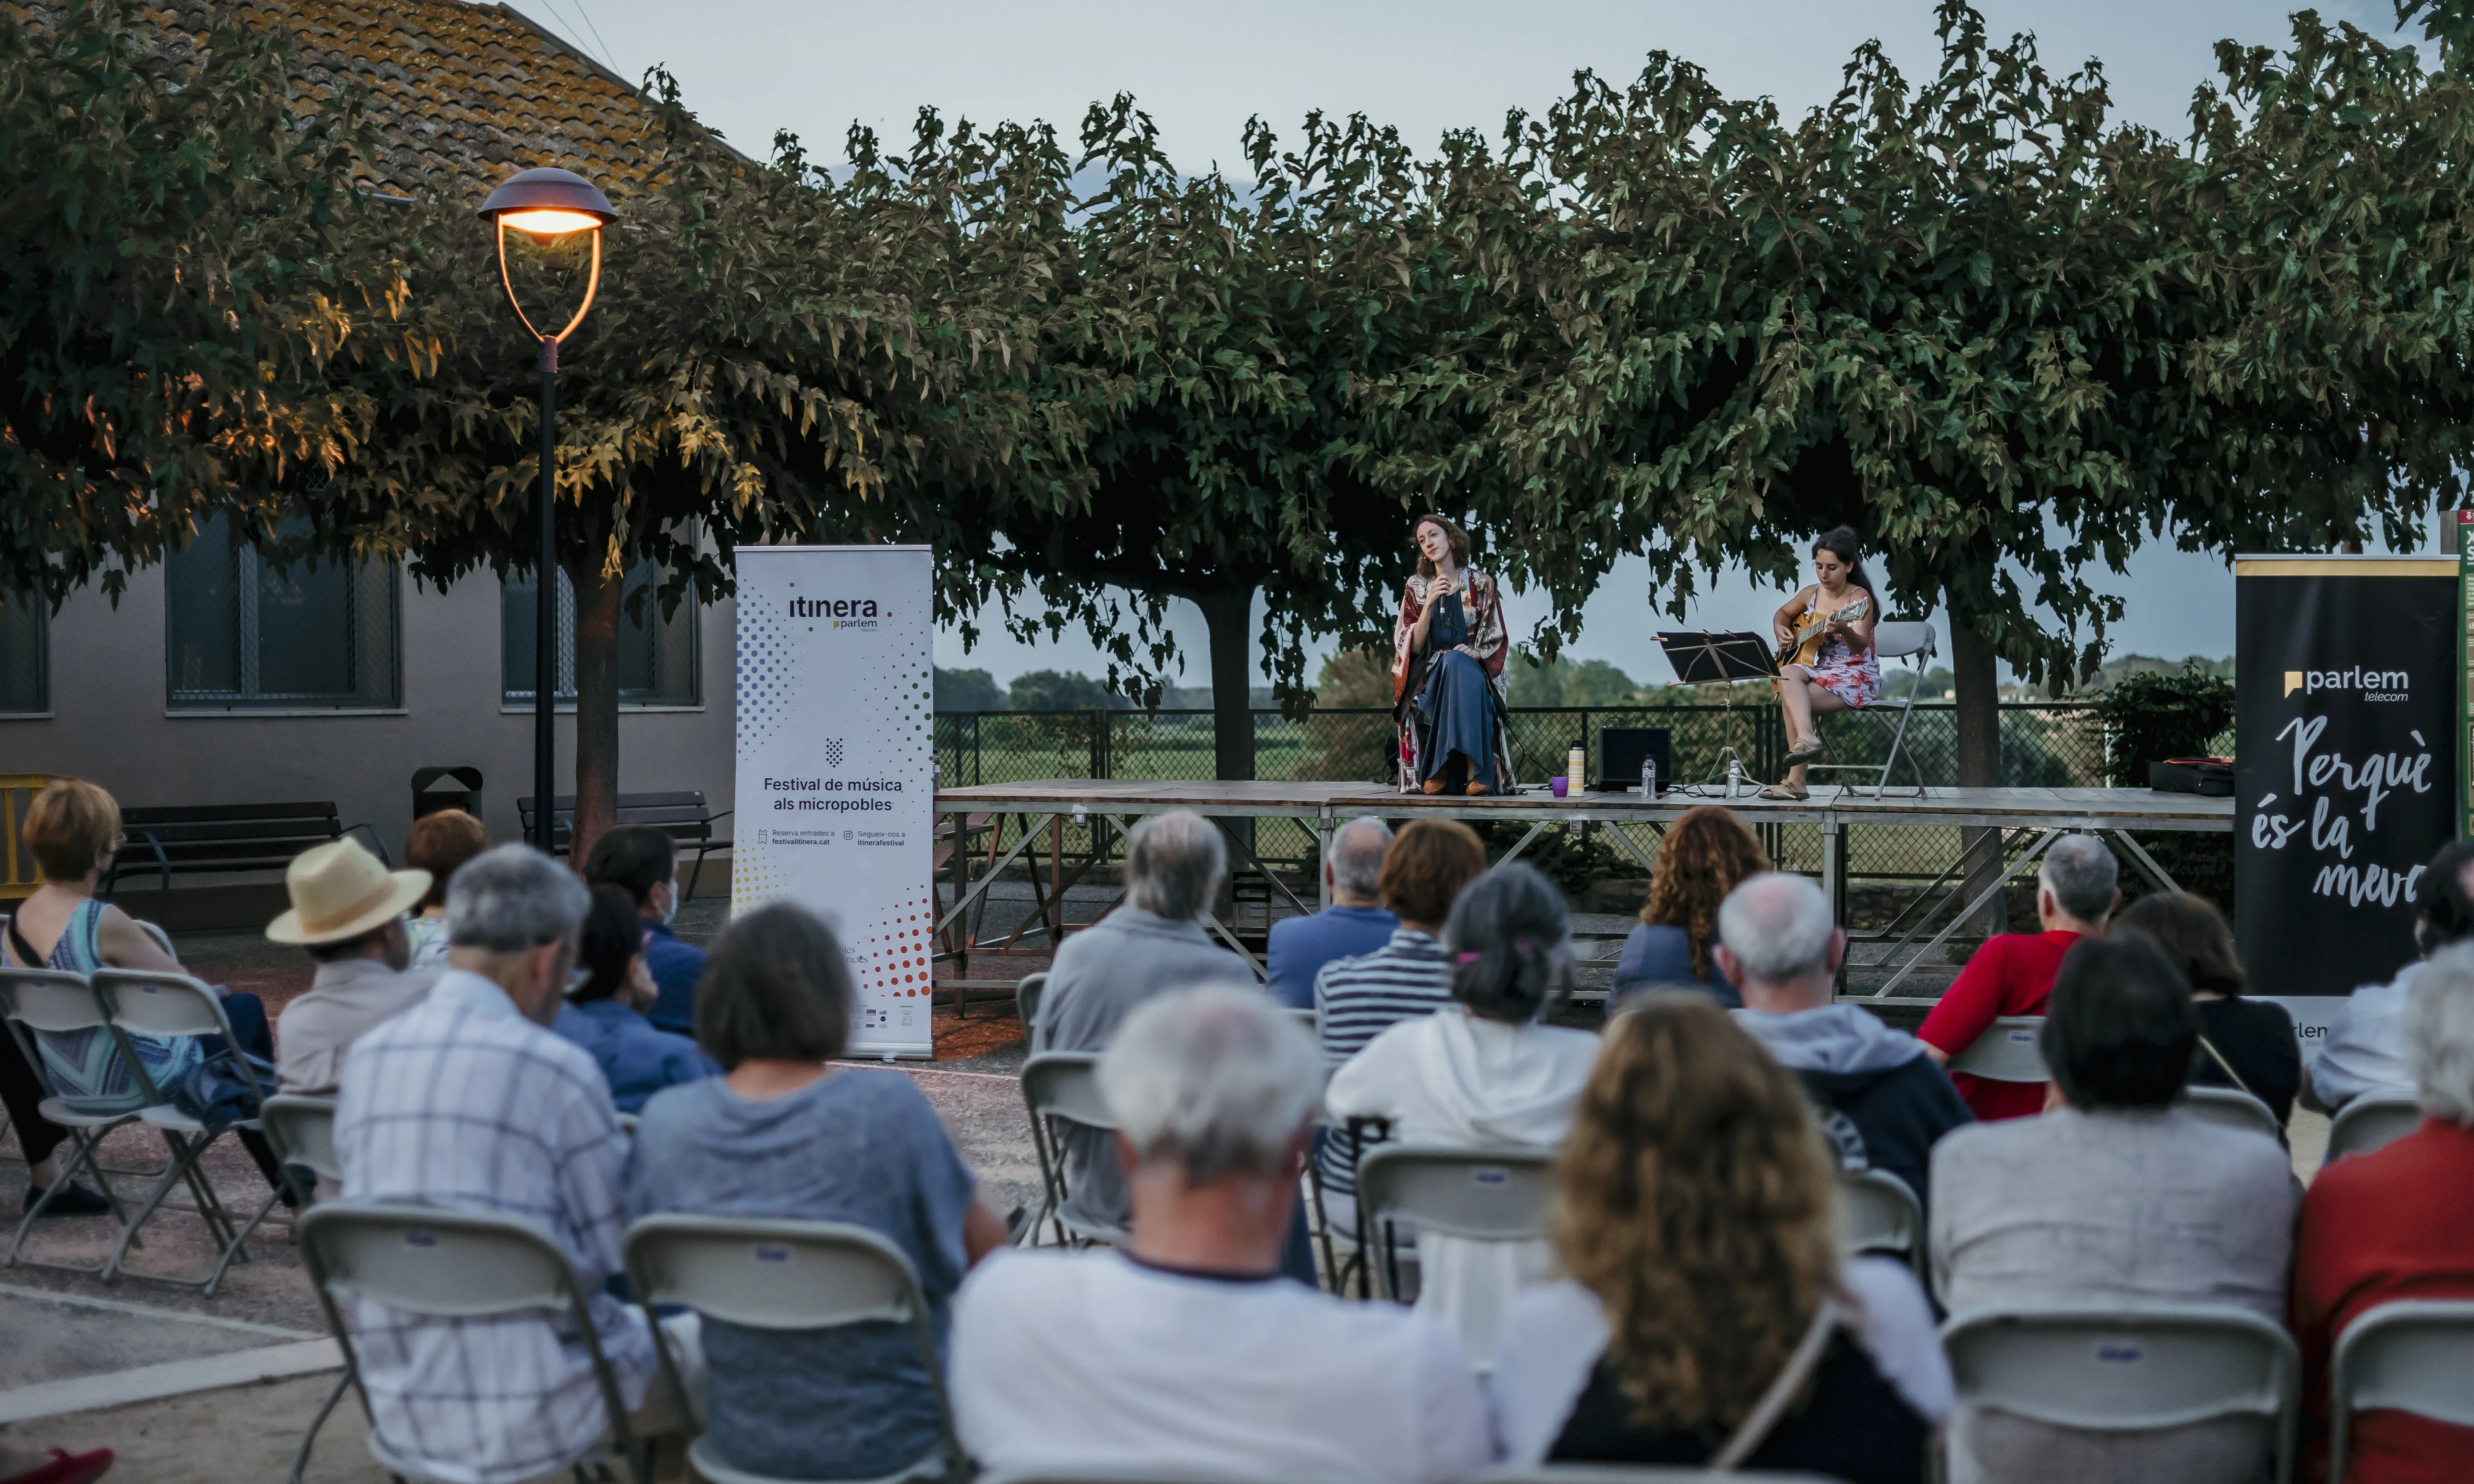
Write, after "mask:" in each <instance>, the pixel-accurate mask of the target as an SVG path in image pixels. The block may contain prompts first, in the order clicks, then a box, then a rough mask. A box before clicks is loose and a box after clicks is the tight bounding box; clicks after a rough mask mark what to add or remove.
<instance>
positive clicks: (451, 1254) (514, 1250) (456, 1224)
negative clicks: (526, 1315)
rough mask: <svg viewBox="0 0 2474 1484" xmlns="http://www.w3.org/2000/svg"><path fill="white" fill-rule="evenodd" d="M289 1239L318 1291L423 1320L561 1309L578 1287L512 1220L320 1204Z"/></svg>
mask: <svg viewBox="0 0 2474 1484" xmlns="http://www.w3.org/2000/svg"><path fill="white" fill-rule="evenodd" d="M294 1240H295V1241H296V1242H297V1243H298V1245H299V1246H300V1248H301V1251H302V1257H303V1261H304V1262H305V1263H307V1264H308V1265H309V1268H310V1277H311V1279H312V1280H313V1281H316V1282H317V1283H319V1284H320V1285H321V1286H322V1287H327V1288H331V1289H334V1290H336V1291H338V1292H343V1293H349V1294H351V1295H352V1296H353V1297H355V1298H362V1299H368V1300H371V1301H373V1302H374V1303H377V1304H385V1305H386V1306H387V1307H389V1308H393V1309H400V1310H402V1311H403V1312H405V1313H407V1314H418V1315H422V1316H424V1317H425V1318H432V1319H476V1318H481V1317H485V1316H488V1315H494V1314H514V1313H521V1312H523V1311H525V1310H530V1309H567V1308H569V1307H570V1306H571V1305H572V1304H573V1303H574V1299H575V1296H576V1295H577V1294H578V1293H579V1292H580V1287H581V1285H580V1284H579V1283H578V1282H577V1280H576V1277H575V1269H574V1267H573V1265H572V1264H570V1262H569V1261H568V1260H567V1255H566V1254H565V1253H562V1252H560V1251H559V1249H558V1244H557V1243H555V1242H553V1241H551V1240H550V1239H549V1237H548V1235H547V1234H546V1233H544V1232H542V1231H541V1230H540V1229H539V1228H537V1227H534V1226H531V1225H528V1224H527V1223H524V1222H521V1221H518V1220H516V1219H515V1218H514V1217H512V1216H494V1215H484V1214H482V1213H479V1212H475V1211H449V1210H439V1209H433V1208H429V1207H421V1206H391V1205H390V1206H381V1205H376V1204H364V1203H361V1202H357V1201H335V1202H328V1203H327V1204H326V1205H324V1206H318V1207H313V1208H311V1209H309V1210H308V1211H306V1212H303V1215H302V1217H301V1219H300V1222H299V1224H298V1225H297V1226H296V1227H295V1228H294Z"/></svg>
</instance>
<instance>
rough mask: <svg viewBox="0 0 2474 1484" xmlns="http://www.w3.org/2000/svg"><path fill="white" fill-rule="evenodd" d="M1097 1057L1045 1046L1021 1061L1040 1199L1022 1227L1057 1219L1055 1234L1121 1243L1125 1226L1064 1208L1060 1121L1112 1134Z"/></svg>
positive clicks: (1114, 1125) (1113, 1128)
mask: <svg viewBox="0 0 2474 1484" xmlns="http://www.w3.org/2000/svg"><path fill="white" fill-rule="evenodd" d="M1099 1066H1100V1059H1099V1057H1097V1056H1095V1055H1093V1054H1092V1053H1090V1052H1087V1051H1043V1052H1041V1053H1040V1054H1039V1055H1037V1056H1034V1057H1032V1058H1031V1060H1030V1061H1028V1062H1025V1063H1024V1064H1023V1066H1022V1101H1023V1107H1024V1108H1025V1109H1026V1110H1027V1111H1028V1112H1029V1113H1030V1114H1031V1149H1032V1151H1033V1152H1034V1153H1036V1154H1037V1155H1038V1156H1039V1182H1040V1188H1041V1191H1042V1202H1043V1204H1042V1205H1041V1207H1040V1210H1039V1214H1038V1215H1037V1216H1035V1217H1033V1218H1032V1219H1031V1221H1030V1222H1028V1223H1026V1224H1025V1225H1024V1227H1023V1231H1024V1232H1025V1233H1035V1232H1037V1231H1038V1230H1039V1224H1040V1222H1042V1221H1051V1222H1054V1223H1055V1228H1056V1239H1057V1241H1058V1242H1060V1243H1065V1242H1082V1243H1091V1242H1104V1243H1109V1244H1118V1245H1121V1244H1123V1243H1124V1242H1125V1240H1126V1238H1127V1236H1128V1234H1129V1233H1128V1232H1127V1231H1126V1229H1125V1228H1123V1227H1112V1226H1104V1225H1102V1224H1100V1223H1098V1222H1093V1221H1086V1220H1082V1219H1080V1218H1078V1217H1075V1216H1069V1215H1067V1214H1066V1212H1065V1197H1066V1189H1065V1144H1064V1140H1063V1139H1062V1138H1060V1137H1058V1132H1057V1129H1056V1127H1055V1125H1056V1124H1058V1123H1071V1124H1075V1125H1077V1126H1079V1127H1081V1128H1086V1129H1095V1130H1098V1131H1100V1132H1102V1133H1107V1134H1113V1133H1115V1132H1116V1129H1117V1117H1116V1114H1114V1113H1110V1112H1109V1111H1108V1100H1107V1099H1106V1098H1104V1097H1102V1096H1101V1095H1100V1083H1099V1076H1098V1073H1099Z"/></svg>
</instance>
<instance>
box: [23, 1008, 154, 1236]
mask: <svg viewBox="0 0 2474 1484" xmlns="http://www.w3.org/2000/svg"><path fill="white" fill-rule="evenodd" d="M0 1016H5V1017H7V1018H8V1021H9V1034H11V1035H12V1036H13V1037H15V1038H16V1040H17V1050H18V1054H19V1055H21V1056H23V1057H24V1058H25V1059H26V1065H28V1066H31V1067H33V1068H34V1071H35V1081H36V1086H37V1087H39V1088H41V1089H42V1091H43V1094H44V1095H43V1100H42V1102H41V1104H40V1105H39V1106H40V1108H41V1110H42V1114H43V1116H44V1117H45V1118H47V1119H49V1120H51V1121H52V1122H53V1123H55V1124H57V1125H59V1126H60V1127H61V1129H62V1130H64V1131H65V1132H66V1133H67V1134H68V1145H69V1158H68V1159H67V1160H66V1161H63V1162H62V1163H61V1174H60V1178H59V1179H57V1180H55V1181H53V1182H52V1183H51V1185H50V1186H49V1188H47V1189H45V1190H44V1191H43V1198H42V1199H41V1200H39V1201H37V1202H36V1203H35V1205H34V1206H33V1208H32V1209H29V1210H28V1211H27V1212H26V1215H25V1219H24V1220H22V1221H19V1222H18V1223H17V1231H16V1233H15V1235H13V1236H12V1238H11V1239H10V1242H9V1261H8V1265H9V1266H11V1267H15V1266H17V1265H19V1264H20V1263H23V1264H24V1265H25V1266H27V1267H32V1268H48V1269H50V1270H51V1271H53V1272H56V1273H85V1274H90V1275H97V1276H100V1275H102V1274H103V1273H105V1272H107V1271H108V1270H109V1267H110V1262H109V1259H107V1260H106V1261H105V1263H104V1265H103V1266H102V1267H91V1268H89V1267H80V1266H78V1265H76V1264H74V1263H65V1262H42V1261H37V1260H36V1259H35V1258H32V1257H27V1256H25V1247H26V1237H27V1235H28V1234H29V1233H31V1232H33V1230H34V1227H35V1223H36V1222H37V1221H39V1220H41V1219H42V1216H43V1213H44V1212H45V1211H46V1210H48V1209H50V1208H51V1204H52V1201H53V1200H54V1198H56V1197H57V1196H59V1195H60V1193H61V1191H63V1190H66V1189H68V1188H69V1186H70V1185H71V1184H72V1183H74V1182H75V1181H76V1179H77V1177H78V1175H79V1172H81V1171H85V1172H87V1173H90V1174H92V1175H93V1176H94V1183H95V1185H96V1186H97V1187H99V1188H100V1189H101V1191H102V1193H103V1198H104V1200H105V1201H107V1202H109V1204H110V1206H111V1214H112V1216H113V1217H114V1218H115V1219H117V1220H118V1221H119V1222H120V1226H121V1231H122V1233H124V1234H126V1233H131V1232H133V1231H135V1230H136V1229H135V1228H134V1227H133V1226H132V1225H131V1224H130V1221H129V1212H128V1211H127V1210H125V1209H123V1208H122V1207H121V1204H120V1194H119V1192H118V1191H116V1190H114V1189H113V1188H112V1186H111V1179H110V1177H109V1175H108V1174H106V1173H105V1171H104V1167H103V1162H102V1143H103V1137H104V1136H105V1135H106V1134H109V1133H110V1132H111V1131H112V1130H113V1129H116V1128H118V1127H120V1126H121V1125H122V1124H124V1123H134V1122H136V1121H137V1110H136V1109H135V1108H129V1109H126V1110H122V1111H117V1112H111V1113H77V1112H74V1111H72V1110H71V1109H70V1108H69V1107H68V1105H67V1104H66V1103H64V1102H62V1101H61V1097H60V1095H59V1089H58V1088H57V1087H55V1086H54V1085H53V1082H52V1076H51V1069H50V1068H49V1067H48V1066H46V1065H44V1063H43V1055H42V1048H41V1046H40V1045H39V1044H37V1042H36V1039H35V1035H34V1033H35V1032H36V1031H44V1032H49V1033H51V1034H54V1035H71V1034H74V1033H76V1032H78V1031H102V1032H103V1033H104V1034H106V1035H109V1034H110V1024H111V1022H110V1018H109V1017H108V1016H106V1015H105V1014H104V1012H103V1002H102V1001H101V1000H100V999H98V998H96V996H95V993H94V987H93V986H92V985H90V984H88V983H87V982H86V978H85V975H84V974H74V973H70V972H68V971H66V970H64V969H11V968H0ZM115 1054H117V1053H115Z"/></svg>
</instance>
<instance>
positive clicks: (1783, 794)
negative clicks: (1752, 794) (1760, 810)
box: [1758, 783, 1812, 803]
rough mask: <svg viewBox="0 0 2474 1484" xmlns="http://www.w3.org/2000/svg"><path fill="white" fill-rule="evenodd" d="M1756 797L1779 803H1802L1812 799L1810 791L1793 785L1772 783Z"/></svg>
mask: <svg viewBox="0 0 2474 1484" xmlns="http://www.w3.org/2000/svg"><path fill="white" fill-rule="evenodd" d="M1758 797H1760V798H1763V799H1767V800H1771V801H1773V802H1779V803H1802V802H1805V801H1806V800H1807V799H1810V798H1811V797H1812V790H1810V789H1808V788H1801V787H1798V786H1797V785H1795V784H1793V783H1772V784H1771V785H1770V786H1769V787H1767V788H1764V789H1762V790H1761V791H1760V794H1759V796H1758Z"/></svg>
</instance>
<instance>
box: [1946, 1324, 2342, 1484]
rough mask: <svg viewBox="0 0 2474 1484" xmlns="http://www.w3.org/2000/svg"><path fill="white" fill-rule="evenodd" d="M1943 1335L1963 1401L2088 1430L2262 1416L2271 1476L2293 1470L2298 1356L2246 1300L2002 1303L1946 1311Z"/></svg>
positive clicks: (2282, 1483) (2280, 1479)
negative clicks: (2239, 1304) (2267, 1429)
mask: <svg viewBox="0 0 2474 1484" xmlns="http://www.w3.org/2000/svg"><path fill="white" fill-rule="evenodd" d="M1941 1336H1942V1347H1943V1349H1945V1350H1946V1351H1948V1352H1950V1368H1951V1374H1952V1376H1953V1378H1954V1379H1955V1380H1956V1382H1957V1388H1958V1400H1959V1402H1960V1404H1961V1405H1965V1406H1989V1407H1998V1408H2000V1409H2001V1411H2004V1412H2007V1413H2010V1414H2012V1415H2014V1416H2018V1417H2024V1418H2026V1419H2028V1420H2030V1421H2032V1422H2040V1423H2047V1424H2051V1425H2054V1426H2058V1427H2079V1428H2085V1429H2088V1430H2090V1431H2096V1432H2131V1431H2139V1430H2145V1429H2149V1428H2156V1427H2177V1426H2183V1425H2186V1424H2191V1423H2198V1422H2206V1421H2209V1420H2211V1419H2214V1418H2219V1417H2234V1416H2242V1415H2245V1414H2248V1415H2252V1416H2257V1417H2263V1418H2267V1419H2268V1420H2269V1421H2270V1422H2271V1424H2272V1426H2273V1430H2274V1434H2275V1444H2274V1458H2275V1472H2274V1478H2275V1484H2289V1481H2290V1480H2291V1479H2292V1476H2293V1438H2294V1427H2295V1424H2296V1422H2297V1413H2296V1401H2297V1400H2298V1399H2299V1397H2300V1395H2301V1388H2302V1357H2301V1354H2300V1352H2297V1351H2296V1350H2295V1349H2294V1348H2293V1338H2292V1336H2291V1335H2289V1334H2287V1333H2286V1332H2285V1329H2284V1328H2283V1327H2282V1326H2280V1325H2277V1324H2275V1323H2272V1322H2271V1321H2269V1320H2267V1319H2263V1318H2261V1317H2260V1316H2259V1315H2257V1314H2254V1313H2252V1312H2251V1311H2250V1310H2248V1309H2244V1308H2235V1307H2233V1306H2231V1305H2228V1304H2138V1305H2135V1306H2134V1305H2099V1304H2084V1305H2058V1304H2040V1305H2022V1306H2016V1307H2012V1306H2007V1305H2005V1306H2001V1307H1996V1308H1984V1309H1976V1310H1971V1311H1969V1312H1967V1313H1964V1314H1953V1315H1952V1316H1951V1319H1950V1321H1949V1323H1947V1324H1945V1325H1943V1326H1942V1330H1941Z"/></svg>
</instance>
